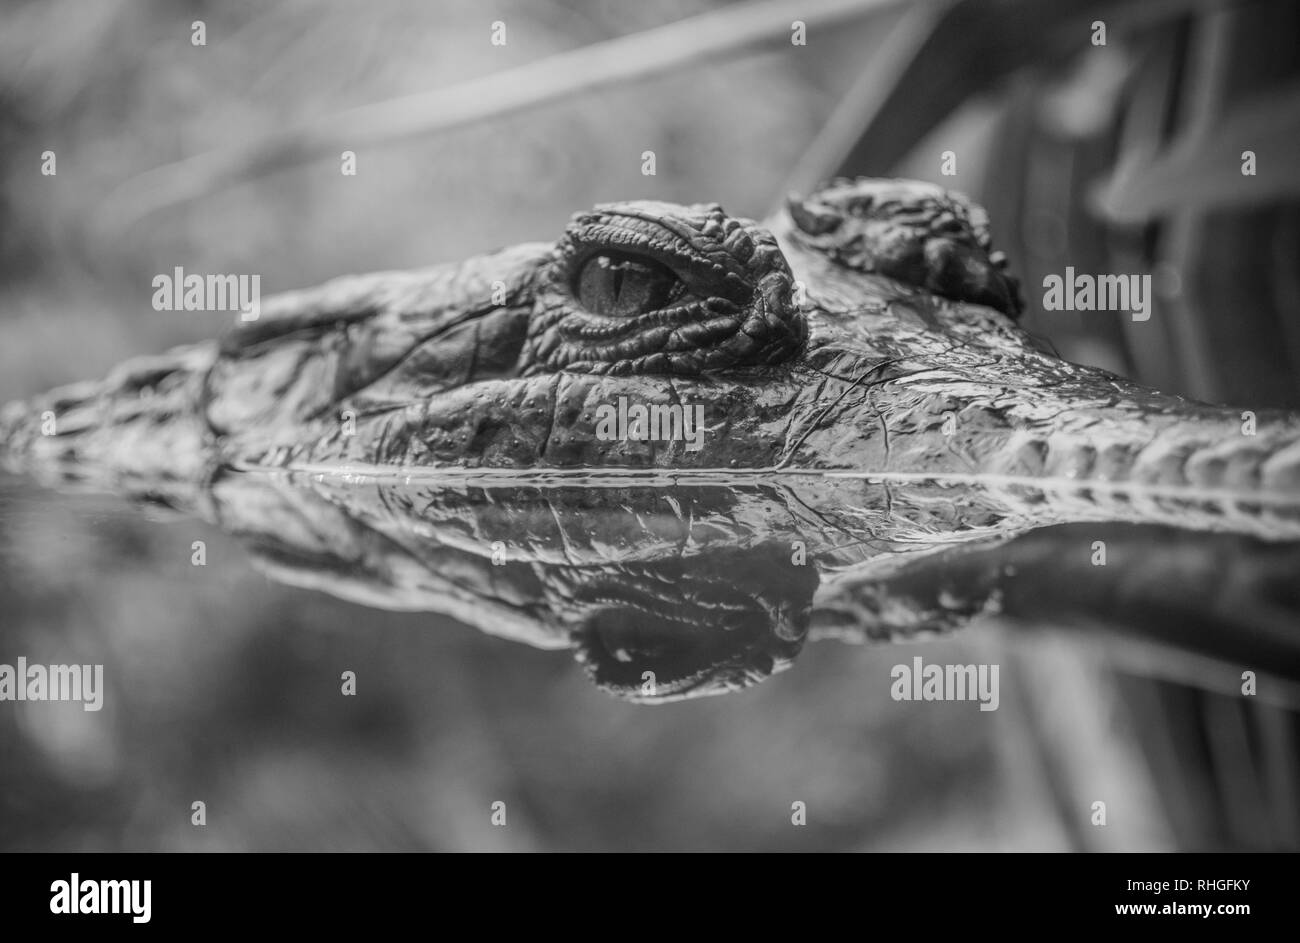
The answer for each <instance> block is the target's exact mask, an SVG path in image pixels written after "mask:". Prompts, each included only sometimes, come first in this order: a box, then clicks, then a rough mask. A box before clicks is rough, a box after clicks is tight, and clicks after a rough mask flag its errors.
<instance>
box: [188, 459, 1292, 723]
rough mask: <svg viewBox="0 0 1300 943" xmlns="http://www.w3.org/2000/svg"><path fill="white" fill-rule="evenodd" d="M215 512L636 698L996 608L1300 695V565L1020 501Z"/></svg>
mask: <svg viewBox="0 0 1300 943" xmlns="http://www.w3.org/2000/svg"><path fill="white" fill-rule="evenodd" d="M199 506H200V508H201V513H202V515H203V516H204V517H207V518H209V519H211V520H212V521H214V522H215V523H217V524H218V525H219V526H221V527H222V528H223V529H224V530H226V531H228V532H230V533H232V534H234V535H235V536H236V537H238V538H239V539H240V541H241V542H242V543H243V544H244V545H245V546H246V547H247V548H248V550H249V552H250V553H251V554H252V555H253V557H254V559H255V560H256V562H257V563H258V565H259V567H260V568H261V569H263V570H264V571H265V572H266V573H267V574H268V575H269V576H271V577H272V578H273V579H276V580H279V581H281V582H284V583H289V584H293V585H296V586H303V587H308V588H311V589H316V590H320V591H323V592H327V593H331V594H333V595H335V596H339V597H343V598H346V599H349V600H352V601H354V602H359V603H362V604H364V605H369V606H373V607H377V608H384V609H402V610H417V611H435V612H441V613H445V614H447V615H450V616H452V617H454V618H456V619H458V620H459V621H461V622H464V623H466V624H469V625H472V626H474V627H476V628H478V629H480V630H482V631H484V632H487V633H490V634H493V635H498V636H503V637H506V638H510V639H514V640H516V641H520V642H524V643H527V644H530V645H534V646H537V647H543V648H568V649H571V650H572V651H573V653H574V655H575V656H576V658H577V660H578V661H579V662H580V663H581V664H582V665H583V667H584V668H585V670H586V671H587V673H588V674H589V676H590V677H591V678H592V680H593V681H594V682H595V683H596V684H597V685H598V686H600V687H601V688H602V689H604V690H606V691H608V692H610V693H612V694H615V695H617V696H620V697H623V698H627V699H630V700H635V701H642V702H657V701H667V700H674V699H679V698H682V697H692V696H699V695H703V694H712V693H721V692H726V691H734V690H738V689H741V688H744V687H747V686H749V685H751V684H754V683H756V682H758V681H761V680H763V679H765V678H767V677H769V676H770V675H771V674H773V673H775V672H777V671H780V670H782V669H784V668H786V667H788V666H789V665H790V664H791V663H792V661H793V659H794V658H795V657H796V656H797V655H798V653H799V651H800V649H801V648H802V646H803V643H804V641H805V639H807V638H810V637H811V638H838V639H842V640H848V641H872V640H890V639H899V638H907V637H912V636H915V635H918V634H924V633H932V632H941V631H949V630H953V629H957V628H960V627H961V626H963V625H965V624H966V623H967V622H969V621H970V619H971V618H972V617H974V616H976V615H978V614H980V613H983V612H989V611H993V612H1000V613H1002V614H1003V615H1004V616H1008V617H1011V618H1013V619H1016V618H1018V619H1021V620H1023V621H1025V622H1026V623H1033V624H1037V623H1041V622H1043V621H1047V622H1050V623H1053V624H1071V623H1074V624H1081V625H1086V626H1095V625H1096V624H1098V623H1101V624H1104V625H1106V626H1108V627H1109V628H1111V629H1118V630H1119V631H1120V632H1122V633H1125V634H1128V635H1130V636H1131V637H1135V638H1137V639H1139V640H1143V641H1156V642H1159V643H1162V644H1170V645H1174V646H1177V647H1181V648H1184V649H1189V650H1192V651H1196V652H1199V653H1203V654H1210V655H1214V656H1216V657H1219V658H1229V659H1232V658H1235V659H1238V660H1240V659H1243V658H1244V659H1250V660H1253V662H1254V663H1256V664H1267V665H1270V666H1272V667H1273V669H1274V670H1275V671H1277V672H1278V673H1279V674H1282V675H1285V676H1289V677H1300V660H1298V659H1297V645H1296V643H1295V641H1294V640H1293V638H1292V636H1293V635H1294V633H1293V632H1292V631H1291V630H1290V629H1282V630H1279V629H1278V626H1279V625H1280V624H1286V620H1287V619H1292V618H1294V612H1295V611H1296V609H1297V605H1298V601H1297V600H1296V599H1295V598H1294V591H1293V589H1291V587H1292V586H1293V576H1294V573H1295V572H1296V571H1297V561H1298V560H1300V551H1298V550H1297V548H1296V546H1295V545H1294V544H1286V543H1266V542H1263V541H1260V540H1258V539H1256V538H1251V537H1244V536H1240V535H1227V534H1211V533H1198V532H1194V531H1190V530H1186V529H1176V528H1173V527H1169V526H1159V525H1151V524H1146V525H1143V526H1134V525H1131V524H1126V523H1123V522H1103V521H1096V522H1086V521H1084V522H1081V523H1080V522H1076V523H1062V522H1061V521H1060V519H1059V517H1058V516H1053V517H1050V518H1049V517H1047V516H1046V513H1045V511H1044V507H1045V505H1044V502H1043V501H1042V496H1041V495H1040V494H1035V493H1034V490H1033V489H1032V488H1030V487H1029V486H1025V485H1014V486H1011V487H1004V488H987V487H985V488H972V487H969V486H966V487H961V488H957V487H956V486H954V485H953V484H950V483H944V482H942V481H909V482H906V483H899V482H882V481H871V480H864V479H858V478H852V477H832V476H821V475H796V476H784V477H779V478H774V477H772V476H761V477H760V476H756V477H749V478H746V477H744V476H738V477H736V478H735V479H733V480H731V481H730V482H729V483H728V484H725V485H723V484H712V483H706V484H672V483H670V482H663V481H657V480H654V479H651V478H648V477H646V476H629V475H617V476H609V475H603V476H589V477H586V478H583V479H581V480H579V479H574V478H572V477H568V476H560V477H558V478H551V479H547V478H546V477H537V476H534V477H533V478H532V479H529V478H527V477H521V476H519V475H517V474H510V475H495V474H492V473H488V472H481V473H477V474H474V475H465V474H461V475H456V476H451V477H443V478H437V479H435V478H429V477H425V478H414V479H413V478H406V477H401V476H388V477H383V476H372V475H365V476H359V475H355V474H345V475H340V474H333V475H330V474H324V473H306V472H283V471H280V472H262V471H234V470H229V469H226V470H222V471H220V472H218V473H217V474H216V475H214V476H213V477H212V478H211V479H210V480H209V482H208V485H207V488H206V490H205V491H204V493H203V496H202V500H201V501H200V502H199ZM1054 507H1055V509H1056V510H1054V511H1053V515H1058V514H1059V508H1060V507H1061V503H1060V502H1056V503H1055V505H1054ZM1142 513H1143V515H1144V517H1145V519H1150V516H1151V515H1150V511H1149V510H1143V511H1142ZM1170 513H1171V514H1178V515H1182V519H1184V520H1187V519H1189V517H1188V515H1189V511H1188V509H1186V508H1175V509H1172V510H1171V512H1170ZM1079 516H1080V517H1084V518H1086V514H1082V513H1081V514H1080V515H1079ZM1099 546H1103V547H1105V551H1106V554H1109V558H1108V559H1103V560H1102V561H1100V562H1099V560H1098V553H1097V548H1098V547H1099ZM1103 556H1104V555H1103ZM1233 561H1237V562H1236V563H1234V562H1233Z"/></svg>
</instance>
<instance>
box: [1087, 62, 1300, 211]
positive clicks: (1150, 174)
mask: <svg viewBox="0 0 1300 943" xmlns="http://www.w3.org/2000/svg"><path fill="white" fill-rule="evenodd" d="M1297 142H1300V84H1293V85H1290V86H1287V87H1285V88H1281V89H1278V90H1275V91H1270V92H1268V93H1266V94H1263V95H1259V96H1257V97H1255V98H1254V99H1252V100H1250V101H1247V102H1242V103H1241V104H1240V105H1234V106H1233V109H1232V111H1231V112H1229V113H1226V114H1223V115H1220V116H1219V118H1218V120H1217V121H1216V122H1215V123H1214V125H1213V126H1212V127H1206V128H1204V129H1196V130H1192V131H1190V132H1188V133H1186V134H1184V135H1183V136H1181V137H1179V138H1177V139H1176V140H1174V141H1173V142H1172V143H1171V144H1170V145H1169V146H1168V148H1167V149H1166V150H1165V151H1163V152H1162V153H1160V154H1156V155H1150V154H1139V155H1137V156H1136V158H1135V159H1134V160H1131V161H1128V162H1125V163H1122V164H1121V165H1120V166H1119V167H1117V168H1116V170H1115V173H1114V175H1113V176H1112V177H1111V178H1110V179H1109V180H1106V181H1104V182H1102V183H1101V184H1099V185H1098V187H1097V189H1096V191H1095V194H1094V202H1095V205H1096V207H1097V211H1098V212H1100V213H1101V214H1102V215H1103V216H1105V217H1106V218H1107V219H1108V220H1110V221H1112V222H1116V223H1142V222H1146V221H1147V220H1149V219H1152V218H1154V217H1157V216H1162V215H1167V214H1169V213H1172V212H1174V211H1175V210H1177V211H1179V212H1186V211H1188V210H1207V209H1214V208H1217V207H1224V206H1247V205H1257V204H1261V203H1268V202H1270V201H1273V200H1278V199H1281V198H1283V197H1294V196H1300V164H1297V163H1296V161H1295V160H1294V157H1293V158H1292V159H1291V160H1289V161H1288V160H1285V159H1283V160H1279V159H1278V158H1279V157H1281V156H1282V155H1286V154H1290V155H1294V154H1295V152H1296V144H1297ZM1245 150H1251V151H1254V152H1255V153H1256V155H1258V160H1259V163H1258V166H1257V168H1256V174H1255V175H1253V176H1247V175H1245V174H1242V173H1240V168H1241V161H1242V157H1241V154H1242V151H1245Z"/></svg>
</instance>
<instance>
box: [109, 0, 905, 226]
mask: <svg viewBox="0 0 1300 943" xmlns="http://www.w3.org/2000/svg"><path fill="white" fill-rule="evenodd" d="M901 2H903V0H756V2H752V3H746V4H743V5H740V6H733V7H728V8H726V9H723V10H717V11H714V12H710V13H704V14H701V15H699V16H693V17H688V18H687V19H684V20H679V21H677V22H675V23H670V24H668V25H666V26H660V27H656V28H654V29H649V30H644V31H642V32H639V33H633V34H631V35H628V36H620V37H617V38H615V39H611V40H608V41H605V42H600V43H595V44H592V45H589V46H584V47H582V48H580V49H574V50H571V51H569V52H563V53H559V54H558V55H554V56H549V57H547V58H545V59H542V60H540V61H538V62H531V63H529V64H527V65H524V66H520V67H518V68H514V69H507V70H505V71H503V72H498V73H496V74H494V75H489V76H486V77H484V78H481V79H474V80H472V81H469V82H463V83H461V84H458V85H453V86H451V87H449V88H439V89H433V90H431V91H427V92H420V93H417V94H414V95H406V96H402V97H400V98H394V99H390V100H388V101H383V102H377V103H375V104H372V105H365V106H362V107H360V108H353V109H350V110H348V111H344V112H340V113H337V114H333V115H328V116H326V117H324V118H317V119H313V120H310V121H305V122H302V123H301V124H299V125H297V126H295V127H292V128H290V129H288V130H286V131H284V132H282V133H279V134H275V135H272V136H268V137H264V138H262V139H259V140H255V141H253V142H251V143H249V144H245V145H240V146H237V147H231V148H226V149H222V150H217V151H208V152H206V153H203V154H198V155H196V156H194V157H190V158H187V159H185V160H181V161H177V162H175V163H171V164H166V165H164V166H162V167H158V168H156V169H154V170H151V171H148V172H147V173H144V174H141V175H139V176H137V177H134V178H132V179H130V180H128V181H127V182H126V183H125V184H123V185H122V186H121V187H119V188H117V189H116V190H115V191H113V192H112V193H111V194H109V196H108V197H107V199H106V200H105V202H104V204H103V206H102V207H101V209H100V214H99V215H100V222H101V223H102V225H103V226H104V227H105V228H106V229H108V230H109V231H115V230H118V229H120V228H121V227H122V226H125V225H130V224H132V223H134V222H137V221H139V220H140V219H142V218H144V217H146V216H148V215H150V214H152V213H156V212H158V211H159V210H162V209H165V208H167V207H170V206H175V205H177V204H180V203H184V202H187V201H190V200H194V199H197V198H199V197H203V196H206V195H209V194H211V193H214V192H216V191H218V190H221V189H223V188H225V187H228V186H231V185H233V184H236V183H238V182H240V181H242V180H246V179H248V178H251V177H256V176H259V175H262V174H268V173H271V172H272V171H276V170H280V169H284V168H287V167H292V166H294V165H296V164H300V163H303V162H306V161H311V160H320V159H324V158H326V157H331V156H334V157H337V155H338V153H339V152H340V151H341V150H344V149H352V150H355V149H357V148H359V147H365V146H373V145H376V144H388V143H393V142H395V141H402V140H409V139H411V138H415V137H420V136H423V135H429V134H435V133H438V132H440V131H447V130H450V129H452V128H456V127H461V126H464V125H468V124H474V123H477V122H481V121H484V120H486V119H488V118H496V117H502V116H504V115H510V114H514V113H516V112H520V111H525V110H527V109H529V108H533V107H535V106H538V105H543V104H547V103H550V102H554V101H558V100H561V99H565V98H568V97H570V96H573V95H578V94H581V93H583V92H588V91H591V90H593V89H597V88H599V89H602V90H603V89H607V88H610V87H612V86H615V85H619V84H623V83H627V82H632V81H635V80H637V79H642V78H647V77H650V76H655V75H661V74H663V73H666V72H671V71H672V70H674V69H676V68H679V67H682V66H686V65H692V64H695V63H699V62H702V61H704V60H708V59H711V58H715V57H720V56H725V55H735V54H738V53H741V52H743V51H744V50H746V49H747V48H749V47H751V46H755V45H758V44H761V43H767V42H774V41H776V40H778V39H781V38H785V37H788V36H789V31H790V27H791V23H792V22H793V21H794V20H801V21H803V22H804V23H805V24H806V25H807V27H808V28H810V29H811V28H813V27H816V26H828V25H831V24H834V23H837V22H839V21H841V20H845V19H851V18H854V17H859V16H863V15H865V14H867V13H871V12H875V11H879V10H884V9H888V8H890V7H893V6H896V5H898V4H899V3H901Z"/></svg>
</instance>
